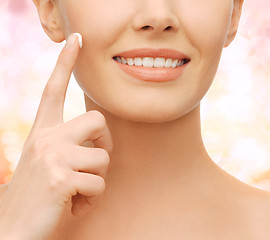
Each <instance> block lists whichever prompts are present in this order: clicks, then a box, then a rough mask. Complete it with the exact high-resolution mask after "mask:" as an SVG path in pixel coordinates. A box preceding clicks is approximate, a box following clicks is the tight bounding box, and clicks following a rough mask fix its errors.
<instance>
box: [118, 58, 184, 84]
mask: <svg viewBox="0 0 270 240" xmlns="http://www.w3.org/2000/svg"><path fill="white" fill-rule="evenodd" d="M113 61H114V62H115V63H116V64H117V65H118V66H119V67H120V68H121V69H122V70H123V71H124V72H126V73H127V74H129V75H131V76H133V77H135V78H138V79H140V80H143V81H150V82H168V81H172V80H175V79H177V78H178V77H180V76H181V75H182V73H183V71H184V70H185V67H186V66H187V65H188V64H189V62H188V63H186V64H184V65H182V66H180V67H176V68H165V67H164V68H155V67H152V68H147V67H142V66H134V65H133V66H129V65H127V64H122V63H119V62H117V61H115V60H113Z"/></svg>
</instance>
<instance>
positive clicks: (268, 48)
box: [0, 0, 270, 190]
mask: <svg viewBox="0 0 270 240" xmlns="http://www.w3.org/2000/svg"><path fill="white" fill-rule="evenodd" d="M269 11H270V1H269V0H256V1H254V0H245V5H244V9H243V16H242V19H241V22H240V29H239V32H238V35H237V37H236V39H235V41H234V42H233V43H232V45H231V46H230V47H229V48H226V49H225V50H224V52H223V56H222V59H221V63H220V68H219V71H218V73H217V76H216V79H215V81H214V83H213V85H212V87H211V89H210V90H209V92H208V94H207V95H206V97H205V98H204V99H203V101H202V114H201V116H202V128H203V138H204V142H205V145H206V147H207V149H208V151H209V154H210V155H211V156H212V158H213V160H214V161H215V162H216V163H217V164H219V165H220V166H221V167H222V168H223V169H225V170H226V171H228V172H229V173H230V174H232V175H234V176H235V177H237V178H238V179H240V180H241V181H243V182H246V183H248V184H250V185H253V186H255V187H258V188H262V189H266V190H270V102H269V100H270V14H269ZM0 33H1V34H0V184H1V183H6V182H8V181H9V180H10V179H11V177H12V173H13V171H14V169H15V167H16V165H17V163H18V161H19V159H20V154H21V151H22V147H23V143H24V142H25V140H26V138H27V136H28V134H29V131H30V129H31V126H32V124H33V121H34V118H35V114H36V111H37V108H38V106H39V102H40V97H41V94H42V91H43V88H44V86H45V84H46V82H47V80H48V78H49V76H50V74H51V72H52V69H53V68H54V65H55V62H56V59H57V57H58V54H59V53H60V51H61V48H62V46H63V43H61V44H56V43H53V42H52V41H51V40H50V39H49V38H48V37H47V36H46V35H45V33H44V32H43V30H42V27H41V25H40V23H39V19H38V16H37V13H36V10H35V8H34V5H33V3H32V1H31V0H1V1H0ZM84 111H85V107H84V100H83V94H82V92H81V90H80V88H79V87H78V86H77V84H76V82H75V80H74V78H72V79H71V83H70V85H69V89H68V93H67V100H66V104H65V115H64V119H65V121H67V120H69V119H72V118H74V117H76V116H78V115H80V114H82V113H84Z"/></svg>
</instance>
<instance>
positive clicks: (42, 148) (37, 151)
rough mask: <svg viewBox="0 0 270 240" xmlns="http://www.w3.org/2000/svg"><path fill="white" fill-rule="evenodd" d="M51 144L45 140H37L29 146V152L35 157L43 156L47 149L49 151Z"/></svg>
mask: <svg viewBox="0 0 270 240" xmlns="http://www.w3.org/2000/svg"><path fill="white" fill-rule="evenodd" d="M48 147H49V143H48V142H47V141H45V140H44V139H43V138H38V139H35V140H34V141H33V142H32V143H31V144H30V146H29V151H30V152H31V154H32V155H33V156H42V154H43V153H44V152H46V149H48Z"/></svg>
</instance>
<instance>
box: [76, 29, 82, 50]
mask: <svg viewBox="0 0 270 240" xmlns="http://www.w3.org/2000/svg"><path fill="white" fill-rule="evenodd" d="M74 35H76V36H77V37H78V39H79V44H80V48H82V35H81V34H80V33H74Z"/></svg>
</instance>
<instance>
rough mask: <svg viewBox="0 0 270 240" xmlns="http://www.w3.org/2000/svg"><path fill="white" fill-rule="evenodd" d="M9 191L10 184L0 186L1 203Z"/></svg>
mask: <svg viewBox="0 0 270 240" xmlns="http://www.w3.org/2000/svg"><path fill="white" fill-rule="evenodd" d="M7 189H8V183H7V184H2V185H0V202H1V200H2V199H3V197H4V195H5V193H6V191H7Z"/></svg>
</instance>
